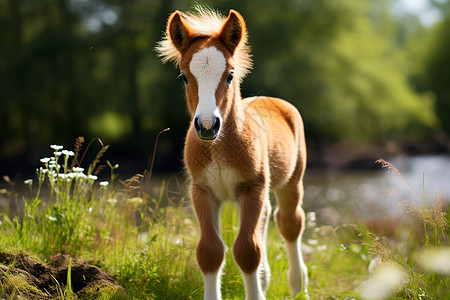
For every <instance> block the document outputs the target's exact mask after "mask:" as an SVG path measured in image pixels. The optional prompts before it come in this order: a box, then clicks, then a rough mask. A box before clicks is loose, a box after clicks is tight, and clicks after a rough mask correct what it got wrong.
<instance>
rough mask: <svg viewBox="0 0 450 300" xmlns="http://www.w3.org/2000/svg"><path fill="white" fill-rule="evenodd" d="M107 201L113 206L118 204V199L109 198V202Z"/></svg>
mask: <svg viewBox="0 0 450 300" xmlns="http://www.w3.org/2000/svg"><path fill="white" fill-rule="evenodd" d="M106 201H108V202H109V203H111V204H113V205H114V204H116V203H117V199H116V198H109V199H108V200H106Z"/></svg>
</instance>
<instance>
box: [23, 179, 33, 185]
mask: <svg viewBox="0 0 450 300" xmlns="http://www.w3.org/2000/svg"><path fill="white" fill-rule="evenodd" d="M23 183H25V184H26V185H33V179H27V180H25V181H24V182H23Z"/></svg>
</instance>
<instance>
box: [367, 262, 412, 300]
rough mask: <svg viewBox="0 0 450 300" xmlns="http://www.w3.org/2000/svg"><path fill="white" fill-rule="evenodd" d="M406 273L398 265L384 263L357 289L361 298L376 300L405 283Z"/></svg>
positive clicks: (386, 295)
mask: <svg viewBox="0 0 450 300" xmlns="http://www.w3.org/2000/svg"><path fill="white" fill-rule="evenodd" d="M407 277H408V275H407V274H406V272H405V271H403V270H402V269H401V268H400V267H399V266H397V265H394V264H384V265H381V266H380V267H379V268H377V269H376V270H375V272H374V273H373V274H372V276H371V277H370V278H369V279H368V280H367V281H365V282H364V283H363V284H362V285H361V287H360V290H359V295H360V296H361V298H362V299H366V300H372V299H373V300H378V299H386V298H388V297H389V296H390V295H391V294H392V293H393V292H394V291H395V290H396V289H397V288H399V287H401V286H402V285H403V284H405V281H406V279H407Z"/></svg>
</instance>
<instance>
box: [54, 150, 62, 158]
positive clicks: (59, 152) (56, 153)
mask: <svg viewBox="0 0 450 300" xmlns="http://www.w3.org/2000/svg"><path fill="white" fill-rule="evenodd" d="M53 154H55V156H58V157H59V156H61V154H62V152H61V151H55V152H53Z"/></svg>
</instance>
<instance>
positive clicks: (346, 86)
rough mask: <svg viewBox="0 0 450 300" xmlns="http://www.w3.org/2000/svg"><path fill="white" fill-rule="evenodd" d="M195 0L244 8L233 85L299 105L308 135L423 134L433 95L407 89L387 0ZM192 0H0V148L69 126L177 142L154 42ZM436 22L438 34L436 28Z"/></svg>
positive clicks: (175, 94)
mask: <svg viewBox="0 0 450 300" xmlns="http://www.w3.org/2000/svg"><path fill="white" fill-rule="evenodd" d="M447 2H448V1H447ZM203 3H204V4H209V5H210V6H212V7H214V8H217V9H219V10H221V11H222V12H223V13H225V14H226V13H228V10H229V9H230V8H235V9H237V10H239V11H240V12H241V13H242V14H243V16H244V18H245V19H246V22H247V25H248V28H249V32H250V44H251V46H252V49H253V53H254V61H255V64H254V66H255V69H254V71H253V73H252V74H250V75H249V77H248V78H247V79H246V80H245V81H244V84H243V87H242V88H243V95H244V96H252V95H271V96H278V97H282V98H286V99H288V100H289V101H291V102H292V103H294V104H295V105H297V106H298V107H299V108H300V110H301V111H302V114H303V117H304V120H305V123H306V126H307V133H308V137H310V138H314V139H317V140H323V139H326V140H342V139H347V140H353V141H361V140H362V141H365V142H370V141H375V140H384V139H388V138H396V137H399V136H404V135H417V134H418V133H420V134H427V132H428V130H430V129H432V128H433V127H434V126H435V115H434V112H433V102H432V101H431V98H432V97H429V96H427V94H426V93H425V94H421V93H416V92H414V90H413V89H412V88H411V86H410V83H409V81H408V79H409V78H410V77H408V74H409V73H410V72H411V69H412V68H413V62H412V63H411V62H410V61H408V59H406V56H405V55H404V52H403V51H402V49H401V48H402V47H403V45H404V44H406V42H405V41H406V40H408V39H415V37H413V35H412V34H411V32H410V31H408V29H410V28H412V27H409V26H406V27H405V26H404V25H403V24H404V23H399V22H397V20H395V19H393V18H392V16H391V12H390V3H391V1H389V0H371V1H363V0H340V1H327V0H279V1H270V0H246V1H240V0H215V1H212V0H204V1H203ZM440 3H441V4H442V3H443V2H442V1H440ZM192 5H194V1H190V0H130V1H119V0H90V1H87V0H0V43H1V45H2V47H0V76H1V78H0V82H1V83H0V84H1V89H0V91H1V95H0V97H1V100H0V119H1V122H2V123H1V124H2V126H0V156H3V157H5V156H6V157H9V156H13V155H15V154H18V153H23V152H25V151H27V150H36V149H38V148H40V147H47V145H48V144H50V143H56V142H57V143H64V144H71V143H72V142H73V140H74V139H75V138H76V137H77V136H79V135H84V136H86V137H93V136H99V137H101V138H102V139H104V140H105V142H106V143H108V144H111V143H113V144H114V148H116V149H118V148H121V149H124V150H127V149H130V148H132V149H133V150H134V151H143V152H145V153H148V152H149V149H151V148H152V145H153V142H154V138H155V136H156V134H157V133H158V132H159V131H160V130H161V129H163V128H166V127H171V128H173V131H172V132H171V133H170V139H167V140H165V139H163V141H162V144H161V146H163V145H164V143H165V144H166V147H167V148H165V150H164V152H166V151H167V153H171V155H173V153H174V152H173V151H175V152H179V149H178V150H172V152H171V151H169V150H167V149H173V145H178V147H179V148H181V147H182V144H183V142H182V140H183V137H184V134H185V130H186V128H187V126H188V116H187V113H186V111H187V110H186V105H185V102H184V95H183V87H182V84H181V83H178V82H177V81H176V77H177V75H178V71H177V70H176V69H175V68H173V66H170V65H163V64H161V62H160V61H159V59H158V58H157V56H156V53H155V52H154V50H153V48H154V46H155V43H156V42H157V41H158V40H160V38H161V36H162V34H163V31H164V30H165V25H166V20H167V17H168V16H169V14H170V13H171V12H172V11H174V10H175V9H180V10H187V9H189V8H191V7H192ZM255 8H257V9H255ZM411 24H412V23H411ZM442 26H444V25H442ZM446 26H448V25H446ZM435 35H436V38H438V36H440V37H439V38H440V39H442V41H446V40H447V41H448V37H446V36H444V33H443V32H442V33H439V30H436V34H435ZM444 44H445V43H442V45H439V47H442V48H439V47H438V46H436V48H435V50H434V52H432V53H431V54H430V58H429V60H428V61H429V63H428V66H429V67H428V69H427V70H428V71H427V74H430V76H429V77H428V78H429V82H430V83H429V85H430V86H431V84H433V86H432V88H433V91H435V92H436V94H437V95H438V96H437V99H438V105H440V106H439V107H440V108H441V109H442V110H445V109H446V108H445V103H448V102H445V101H446V100H445V99H448V97H447V96H445V93H446V92H445V91H446V87H445V81H444V80H442V81H439V80H440V79H441V78H448V77H445V76H447V75H445V74H444V73H442V72H444V70H440V69H439V67H438V66H439V65H441V64H442V63H444V62H443V60H445V59H446V58H447V57H446V56H445V53H448V50H446V49H448V48H445V47H444V46H445V45H444ZM436 45H438V44H437V43H436ZM446 47H448V46H446ZM439 49H441V50H439ZM445 51H447V52H445ZM433 66H435V67H433ZM439 72H441V73H439ZM431 74H436V75H431ZM433 76H434V77H433ZM415 84H416V85H418V84H419V81H418V80H417V82H416V83H415ZM447 93H448V90H447ZM446 97H447V98H446ZM443 99H444V100H443ZM442 105H443V106H442ZM440 116H441V119H443V118H444V116H443V115H442V113H441V114H440Z"/></svg>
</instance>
